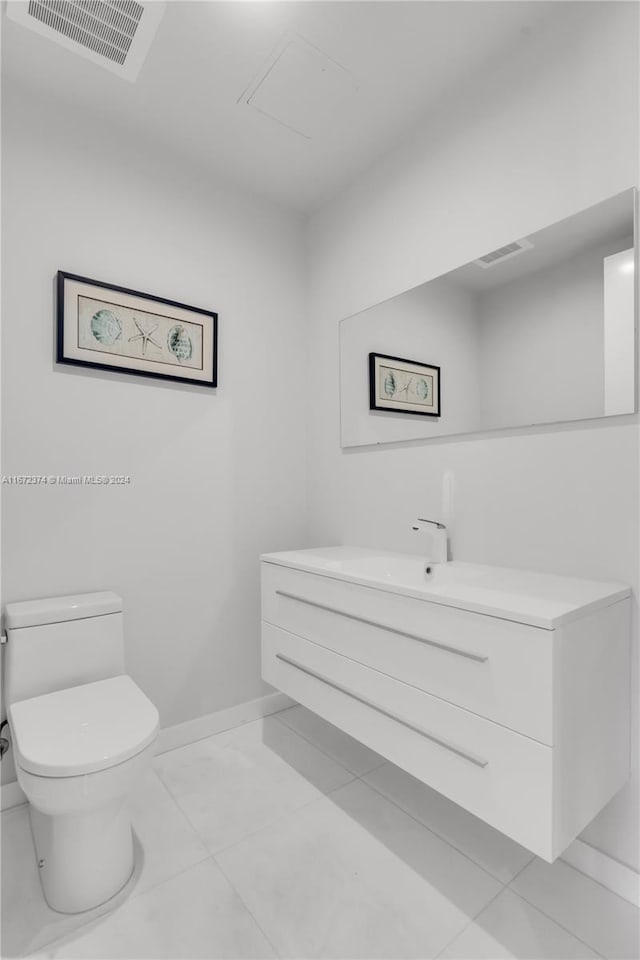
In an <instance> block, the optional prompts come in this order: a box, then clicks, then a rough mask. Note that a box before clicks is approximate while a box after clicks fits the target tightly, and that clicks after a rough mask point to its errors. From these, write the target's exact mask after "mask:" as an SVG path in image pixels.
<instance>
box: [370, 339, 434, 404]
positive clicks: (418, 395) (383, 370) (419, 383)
mask: <svg viewBox="0 0 640 960" xmlns="http://www.w3.org/2000/svg"><path fill="white" fill-rule="evenodd" d="M369 409H370V410H393V411H395V413H414V414H418V416H421V417H439V416H441V413H442V411H441V408H440V367H436V366H434V365H433V364H427V363H418V362H417V361H415V360H405V359H403V358H402V357H389V356H387V355H386V354H383V353H370V354H369Z"/></svg>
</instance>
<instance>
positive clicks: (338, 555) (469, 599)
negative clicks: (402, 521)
mask: <svg viewBox="0 0 640 960" xmlns="http://www.w3.org/2000/svg"><path fill="white" fill-rule="evenodd" d="M260 559H261V560H262V561H263V562H265V563H275V564H279V565H281V566H285V567H292V568H294V569H297V570H304V571H306V572H308V573H315V574H321V575H323V576H327V577H332V578H334V579H337V580H347V581H350V582H352V583H358V584H361V585H362V586H365V587H372V588H374V589H378V590H384V591H387V592H389V593H398V594H403V595H405V596H410V597H415V598H417V599H419V600H426V601H430V602H432V603H440V604H444V605H446V606H450V607H457V608H459V609H461V610H470V611H472V612H474V613H483V614H487V615H489V616H493V617H501V618H502V619H505V620H515V621H517V622H519V623H527V624H530V625H532V626H535V627H542V628H543V629H546V630H554V629H555V628H556V627H559V626H561V625H562V624H564V623H568V622H569V621H571V620H576V619H577V618H579V617H582V616H584V615H585V614H586V613H591V612H593V611H595V610H598V609H600V608H602V607H607V606H609V605H610V604H612V603H617V602H619V601H620V600H624V599H625V597H629V596H630V595H631V589H630V587H628V586H627V585H626V584H623V583H615V582H605V581H599V580H583V579H582V578H578V577H565V576H558V575H556V574H551V573H539V572H536V571H530V570H518V569H514V568H511V567H491V566H485V565H483V564H475V563H459V562H457V561H455V562H452V563H446V564H431V567H432V571H433V572H432V573H431V574H427V573H426V572H425V568H426V566H427V564H429V561H428V560H427V559H425V558H424V557H419V556H414V555H411V554H401V553H391V552H387V551H384V550H371V549H367V548H365V547H349V546H341V547H318V548H313V549H310V550H289V551H286V552H283V553H266V554H263V555H262V557H261V558H260Z"/></svg>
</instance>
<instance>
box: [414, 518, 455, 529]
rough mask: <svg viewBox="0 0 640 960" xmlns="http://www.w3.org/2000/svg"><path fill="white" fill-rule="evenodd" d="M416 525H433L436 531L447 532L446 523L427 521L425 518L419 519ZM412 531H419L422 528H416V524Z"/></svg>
mask: <svg viewBox="0 0 640 960" xmlns="http://www.w3.org/2000/svg"><path fill="white" fill-rule="evenodd" d="M416 523H432V524H433V526H434V527H435V528H436V530H446V529H447V528H446V526H445V525H444V523H440V521H439V520H427V519H426V518H425V517H418V519H417V520H416ZM411 529H412V530H419V529H420V527H416V526H415V524H414V526H412V528H411Z"/></svg>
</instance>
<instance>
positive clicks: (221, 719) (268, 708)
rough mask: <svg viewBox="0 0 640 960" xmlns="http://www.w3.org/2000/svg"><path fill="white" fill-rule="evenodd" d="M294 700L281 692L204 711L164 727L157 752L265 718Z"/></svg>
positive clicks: (159, 737)
mask: <svg viewBox="0 0 640 960" xmlns="http://www.w3.org/2000/svg"><path fill="white" fill-rule="evenodd" d="M293 704H294V701H293V700H292V699H291V698H290V697H287V696H285V694H284V693H268V694H266V696H264V697H258V699H257V700H247V701H246V703H239V704H238V705H237V706H235V707H228V709H226V710H217V711H216V713H207V714H205V716H204V717H196V719H195V720H187V721H185V723H176V724H175V725H174V726H173V727H165V728H164V730H161V731H160V733H159V734H158V742H157V745H156V753H166V752H167V751H168V750H175V749H176V748H177V747H184V746H185V745H186V744H187V743H193V742H194V741H195V740H204V738H205V737H212V736H213V735H214V734H215V733H222V731H223V730H231V729H232V728H233V727H239V726H240V725H241V724H243V723H249V722H250V721H251V720H259V719H260V717H268V716H269V714H271V713H278V712H279V711H280V710H286V708H287V707H292V706H293Z"/></svg>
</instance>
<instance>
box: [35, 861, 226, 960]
mask: <svg viewBox="0 0 640 960" xmlns="http://www.w3.org/2000/svg"><path fill="white" fill-rule="evenodd" d="M209 859H210V854H207V853H206V852H205V856H204V857H203V858H202V860H198V861H197V862H196V863H190V864H188V866H186V867H183V868H182V869H181V870H178V871H177V872H176V873H174V874H172V875H171V876H170V877H165V878H164V880H158V881H157V882H156V883H152V884H150V885H149V886H148V887H146V888H145V889H144V890H140V891H138V892H137V893H135V892H133V891H132V892H131V893H129V894H126V895H124V896H123V898H122V900H121V901H120V902H119V903H117V904H116V905H114V907H113V908H112V909H110V910H105V911H104V913H99V914H98V915H97V916H95V917H91V918H89V919H88V920H84V921H83V922H82V923H80V924H79V926H77V927H73V928H72V929H70V930H67V931H66V932H65V933H61V934H60V935H59V936H56V937H53V939H51V940H46V941H45V942H44V943H41V944H40V945H39V946H38V947H36V949H35V951H33V950H32V951H31V953H21V954H20V958H21V960H22V958H27V957H30V956H32V955H33V953H35V952H39V951H41V950H45V949H47V948H49V947H52V946H55V944H57V943H64V941H66V940H71V939H72V938H75V936H76V934H78V933H80V932H81V931H84V930H85V929H87V928H89V927H92V926H97V925H98V923H99V922H100V921H102V920H105V919H106V918H107V917H112V916H115V914H116V913H117V912H118V910H120V909H121V908H123V907H126V906H127V904H129V903H132V902H133V901H134V900H137V899H138V898H139V897H143V896H144V895H145V894H147V893H151V891H152V890H156V889H157V888H158V887H161V886H162V885H163V884H165V883H170V882H171V881H172V880H175V879H176V877H180V876H182V874H183V873H187V872H188V871H189V870H192V869H193V868H194V867H197V866H199V865H200V864H201V863H204V862H205V860H209ZM125 886H126V885H125ZM120 893H122V890H120V891H118V893H116V894H114V897H113V898H111V899H115V897H118V896H119V894H120ZM108 902H109V901H107V903H108ZM94 909H96V910H97V909H98V907H94ZM76 916H78V914H76Z"/></svg>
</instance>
